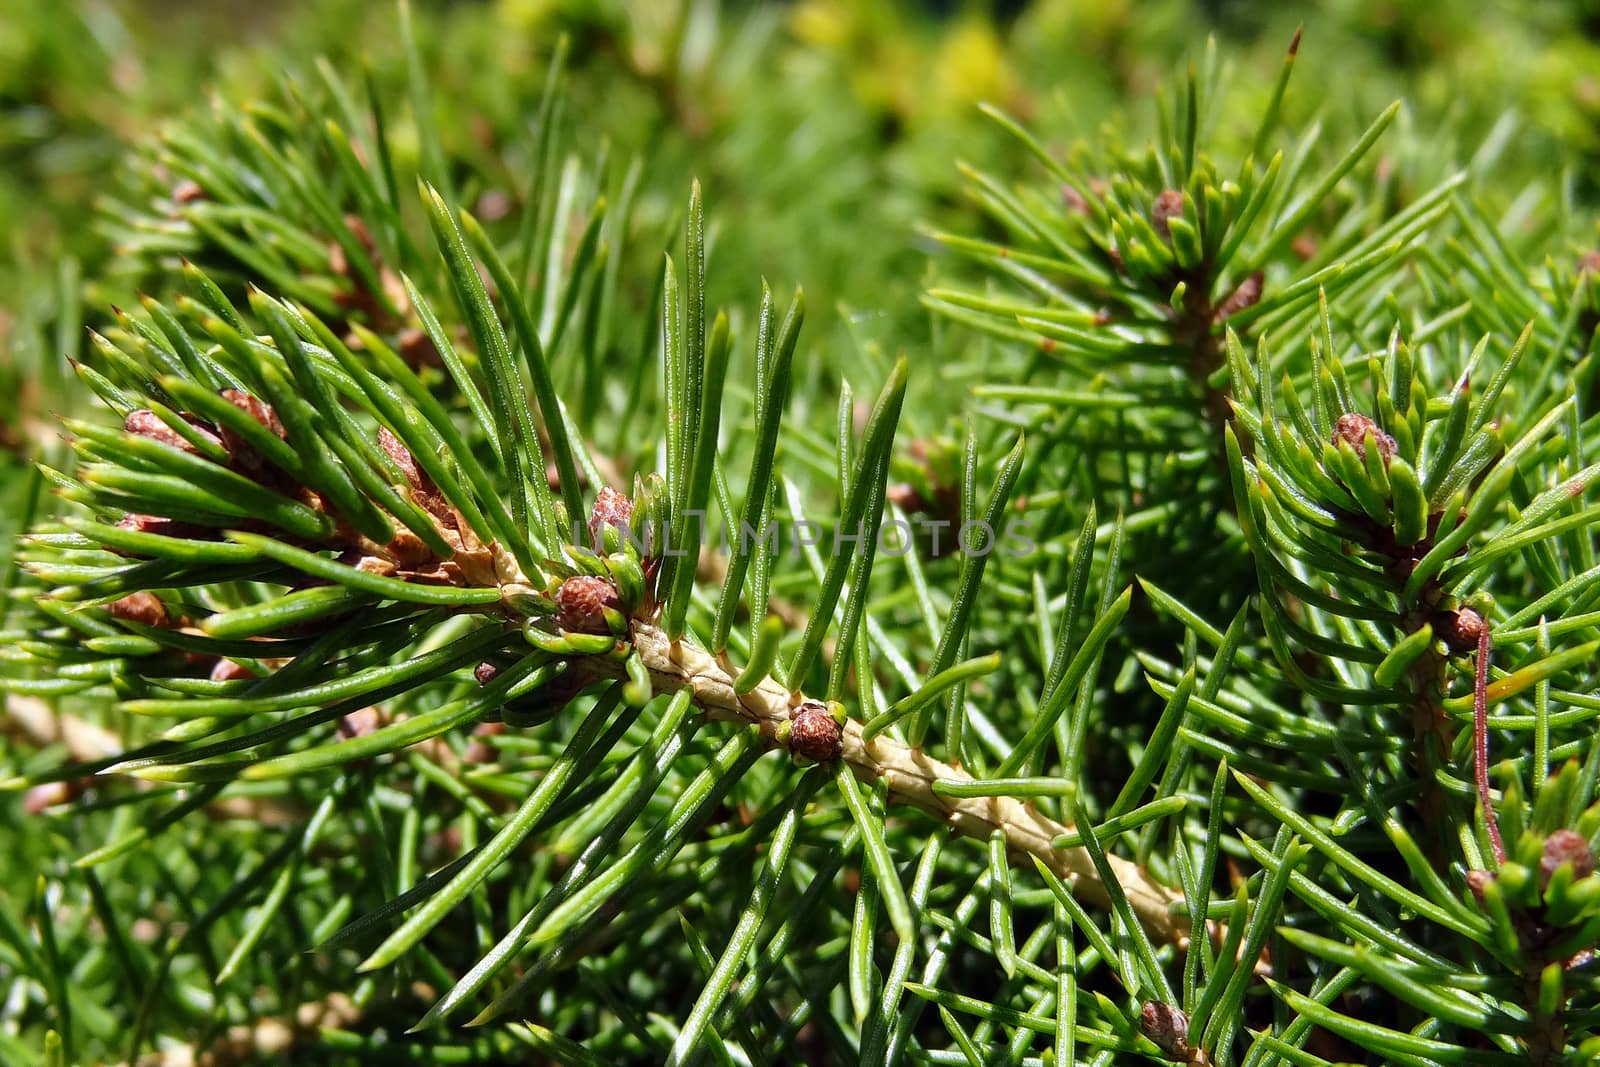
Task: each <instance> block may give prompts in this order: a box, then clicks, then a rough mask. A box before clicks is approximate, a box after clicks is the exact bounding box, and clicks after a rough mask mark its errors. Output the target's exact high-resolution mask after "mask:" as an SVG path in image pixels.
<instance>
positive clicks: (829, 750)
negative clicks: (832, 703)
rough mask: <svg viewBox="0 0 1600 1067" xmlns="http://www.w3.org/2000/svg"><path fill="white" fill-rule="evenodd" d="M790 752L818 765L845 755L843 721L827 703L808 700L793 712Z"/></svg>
mask: <svg viewBox="0 0 1600 1067" xmlns="http://www.w3.org/2000/svg"><path fill="white" fill-rule="evenodd" d="M789 751H790V752H792V753H793V754H794V755H796V756H804V757H805V758H806V759H808V760H811V761H812V762H814V763H831V762H832V761H834V760H836V759H838V758H839V757H840V756H841V755H843V754H844V738H843V734H842V732H841V730H840V727H839V722H838V720H836V719H835V718H834V717H833V712H832V711H830V710H829V709H828V706H827V705H826V704H823V703H822V702H821V701H817V700H807V701H806V702H805V703H803V704H801V705H800V706H799V707H798V708H795V709H794V711H792V712H790V713H789Z"/></svg>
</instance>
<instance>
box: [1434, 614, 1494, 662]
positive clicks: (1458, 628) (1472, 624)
mask: <svg viewBox="0 0 1600 1067" xmlns="http://www.w3.org/2000/svg"><path fill="white" fill-rule="evenodd" d="M1487 625H1488V624H1487V623H1485V622H1484V621H1483V616H1482V615H1479V614H1478V613H1477V612H1476V611H1473V610H1472V609H1471V608H1462V609H1461V610H1459V611H1442V612H1440V613H1439V614H1438V615H1436V616H1434V619H1433V630H1434V633H1436V634H1438V635H1439V637H1440V638H1441V639H1442V640H1443V641H1444V643H1445V646H1446V647H1447V648H1449V649H1450V651H1452V652H1474V651H1476V650H1477V648H1478V639H1479V638H1480V637H1482V636H1483V630H1484V627H1485V626H1487Z"/></svg>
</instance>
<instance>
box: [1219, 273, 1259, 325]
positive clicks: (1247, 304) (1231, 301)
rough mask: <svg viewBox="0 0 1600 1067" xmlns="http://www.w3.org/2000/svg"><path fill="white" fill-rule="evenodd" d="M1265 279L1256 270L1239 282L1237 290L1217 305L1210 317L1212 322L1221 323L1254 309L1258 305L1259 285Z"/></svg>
mask: <svg viewBox="0 0 1600 1067" xmlns="http://www.w3.org/2000/svg"><path fill="white" fill-rule="evenodd" d="M1265 278H1266V275H1265V274H1264V273H1262V272H1261V271H1259V270H1258V271H1256V272H1255V273H1254V274H1252V275H1250V276H1249V277H1248V278H1246V279H1245V280H1244V281H1242V282H1240V283H1239V285H1238V288H1236V289H1234V291H1233V292H1232V293H1230V294H1228V298H1227V299H1226V300H1224V301H1223V302H1222V303H1221V304H1219V305H1217V310H1216V312H1215V313H1214V314H1213V315H1212V321H1213V322H1216V323H1221V322H1222V321H1223V320H1225V319H1227V318H1228V317H1229V316H1231V315H1237V314H1238V313H1239V312H1241V311H1243V310H1245V309H1246V308H1252V307H1255V306H1256V304H1258V303H1260V302H1261V283H1262V281H1263V280H1264V279H1265Z"/></svg>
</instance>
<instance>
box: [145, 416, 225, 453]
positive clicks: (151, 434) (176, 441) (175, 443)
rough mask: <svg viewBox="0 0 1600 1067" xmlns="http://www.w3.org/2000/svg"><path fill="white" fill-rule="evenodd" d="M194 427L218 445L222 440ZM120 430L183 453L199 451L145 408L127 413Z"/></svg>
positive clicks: (203, 427)
mask: <svg viewBox="0 0 1600 1067" xmlns="http://www.w3.org/2000/svg"><path fill="white" fill-rule="evenodd" d="M194 426H195V430H196V431H197V432H198V433H199V434H200V435H201V436H204V437H207V438H210V439H211V440H212V441H213V442H214V443H216V444H218V445H220V444H221V443H222V439H221V438H219V437H218V436H217V435H216V434H214V433H212V432H211V430H210V429H209V428H208V427H205V426H200V425H198V424H194ZM122 428H123V429H124V430H126V431H128V432H129V433H131V434H137V435H138V436H140V437H147V438H149V439H150V440H152V441H159V442H161V443H162V444H164V445H168V446H170V447H172V448H176V449H179V450H181V451H183V452H188V453H190V454H195V453H197V452H198V451H199V449H197V448H195V446H194V445H192V444H190V443H189V441H188V440H187V439H186V438H185V437H184V436H183V435H182V434H180V433H178V431H176V430H174V429H173V428H172V427H170V426H168V425H167V424H166V423H165V422H163V421H162V420H161V416H159V415H157V414H156V413H155V412H153V411H150V410H148V409H146V408H140V409H139V410H138V411H130V412H128V417H127V418H125V419H123V420H122Z"/></svg>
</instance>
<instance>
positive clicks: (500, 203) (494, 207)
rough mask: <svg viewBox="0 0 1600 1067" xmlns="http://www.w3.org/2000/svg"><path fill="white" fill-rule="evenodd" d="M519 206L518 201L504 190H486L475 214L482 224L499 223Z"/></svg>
mask: <svg viewBox="0 0 1600 1067" xmlns="http://www.w3.org/2000/svg"><path fill="white" fill-rule="evenodd" d="M516 206H517V204H516V201H514V200H512V199H511V196H510V195H509V194H508V193H506V192H505V190H503V189H486V190H484V192H483V195H482V196H480V197H478V205H477V207H476V208H475V209H474V210H473V214H474V215H476V216H477V217H478V221H480V222H499V221H500V220H501V219H503V218H505V217H506V216H507V215H509V214H511V212H512V210H513V209H514V208H515V207H516Z"/></svg>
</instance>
